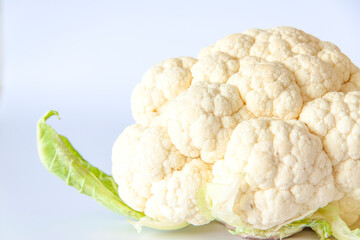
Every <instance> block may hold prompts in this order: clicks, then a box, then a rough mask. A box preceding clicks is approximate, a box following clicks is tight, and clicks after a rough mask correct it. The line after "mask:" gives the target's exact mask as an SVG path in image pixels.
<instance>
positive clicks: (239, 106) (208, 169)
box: [38, 27, 360, 239]
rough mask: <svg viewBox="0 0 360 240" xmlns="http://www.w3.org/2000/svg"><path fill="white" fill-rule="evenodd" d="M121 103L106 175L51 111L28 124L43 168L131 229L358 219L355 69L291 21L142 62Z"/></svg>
mask: <svg viewBox="0 0 360 240" xmlns="http://www.w3.org/2000/svg"><path fill="white" fill-rule="evenodd" d="M131 109H132V114H133V117H134V119H135V122H136V123H135V124H133V125H131V126H129V127H127V128H126V129H125V130H124V131H123V132H122V133H121V134H120V136H119V137H118V139H117V140H116V141H115V143H114V146H113V150H112V164H113V166H112V174H113V176H110V175H107V174H105V173H103V172H101V171H100V170H99V169H97V168H95V167H93V166H91V165H90V164H89V163H88V162H86V161H85V160H84V159H83V158H82V157H81V156H80V155H79V154H78V153H77V152H76V150H75V149H74V148H73V147H72V146H71V144H70V143H69V141H68V140H67V139H66V138H65V137H63V136H61V135H58V134H57V133H56V132H55V131H54V130H53V129H52V128H51V127H50V126H49V125H47V124H46V123H45V121H46V119H47V118H49V117H50V116H52V115H57V112H55V111H50V112H49V113H47V114H46V115H45V116H44V117H43V118H41V119H40V120H39V123H38V146H39V154H40V158H41V160H42V162H43V164H44V165H45V166H46V167H47V168H48V170H49V171H50V172H53V173H55V174H56V175H57V176H59V177H60V178H62V179H63V180H65V181H66V182H67V184H69V185H71V186H74V187H75V188H77V189H78V190H79V191H80V192H82V193H85V194H87V195H89V196H91V197H93V198H95V200H97V201H98V202H99V203H101V204H103V205H104V206H106V207H107V208H109V209H111V210H113V211H115V212H117V213H120V214H122V215H125V216H128V217H131V218H134V219H136V220H138V221H137V222H136V223H134V225H135V226H136V227H137V228H141V226H148V227H153V228H159V229H166V230H171V229H178V228H182V227H185V226H187V225H188V224H192V225H203V224H206V223H208V222H210V221H212V220H217V221H220V222H223V223H224V224H225V225H226V226H227V228H228V229H229V231H230V232H232V233H233V234H237V235H240V236H242V237H250V238H259V239H278V238H283V237H287V236H290V235H292V234H294V233H296V232H299V231H301V230H302V229H303V228H304V227H311V228H312V229H313V230H315V231H316V232H317V234H318V235H319V237H321V239H327V238H329V237H330V236H331V235H332V236H334V237H336V238H338V239H359V238H360V230H353V231H352V230H350V228H349V227H347V225H346V224H348V225H349V226H351V227H352V228H356V227H359V226H360V69H359V68H358V67H357V66H355V65H354V64H353V63H352V62H351V60H350V59H349V58H348V57H347V56H345V55H344V54H343V53H342V52H341V51H340V49H339V48H338V47H337V46H335V45H334V44H332V43H330V42H325V41H321V40H319V39H317V38H316V37H314V36H312V35H310V34H307V33H305V32H303V31H301V30H299V29H295V28H292V27H276V28H273V29H267V30H261V29H250V30H247V31H245V32H244V33H237V34H233V35H230V36H228V37H225V38H223V39H221V40H219V41H217V42H216V43H215V44H213V45H211V46H208V47H206V48H204V49H203V50H201V51H200V54H199V56H198V59H195V58H191V57H179V58H171V59H168V60H164V61H162V62H161V63H159V64H157V65H155V66H154V67H152V68H150V70H148V71H147V72H146V73H145V75H144V77H143V79H142V82H141V83H139V84H138V85H137V86H136V87H135V89H134V91H133V93H132V97H131ZM344 222H345V223H346V224H345V223H344Z"/></svg>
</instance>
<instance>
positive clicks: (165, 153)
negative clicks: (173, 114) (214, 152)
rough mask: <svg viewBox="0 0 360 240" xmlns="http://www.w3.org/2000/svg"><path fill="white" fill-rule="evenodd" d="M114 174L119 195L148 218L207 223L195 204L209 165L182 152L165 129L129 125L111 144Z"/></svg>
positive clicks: (208, 178) (206, 178)
mask: <svg viewBox="0 0 360 240" xmlns="http://www.w3.org/2000/svg"><path fill="white" fill-rule="evenodd" d="M112 161H113V166H112V169H113V176H114V179H115V181H116V183H117V184H118V191H119V196H120V197H121V199H123V201H124V202H125V203H126V204H127V205H128V206H130V207H131V208H133V209H135V210H137V211H140V212H144V213H145V214H146V215H147V216H148V217H150V218H153V219H156V220H159V221H164V220H166V221H170V222H173V223H182V222H189V223H191V224H194V225H201V224H205V223H207V220H206V219H205V218H203V217H202V215H201V214H200V213H199V210H198V208H197V207H196V193H197V191H198V189H199V187H200V186H201V185H202V184H203V183H205V182H208V181H209V180H210V177H211V171H210V166H208V165H207V164H206V163H204V162H203V161H201V160H200V159H191V158H187V157H185V156H184V155H182V154H181V153H180V152H179V151H178V150H177V149H176V148H175V146H174V145H173V144H172V143H171V141H170V138H169V136H168V134H167V133H166V131H165V129H163V128H161V127H143V126H140V125H137V124H135V125H131V126H130V127H128V128H126V129H125V130H124V132H123V133H122V134H121V135H120V136H119V138H118V139H117V140H116V142H115V144H114V146H113V154H112Z"/></svg>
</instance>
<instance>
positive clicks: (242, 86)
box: [228, 57, 302, 119]
mask: <svg viewBox="0 0 360 240" xmlns="http://www.w3.org/2000/svg"><path fill="white" fill-rule="evenodd" d="M228 83H229V84H232V85H234V86H236V87H237V88H238V90H239V92H240V96H241V98H242V99H243V100H244V102H245V104H246V106H247V108H248V109H249V111H250V112H251V113H252V114H254V115H255V116H256V117H278V118H283V119H290V118H296V117H297V116H298V115H299V113H300V111H301V107H302V97H301V93H300V88H299V87H298V85H297V84H296V82H295V77H294V75H293V74H292V72H290V71H289V70H288V69H287V68H286V67H285V66H284V65H283V64H281V63H279V62H267V61H266V60H263V59H261V58H256V57H244V58H242V59H240V70H239V72H238V73H237V74H234V75H233V76H232V77H231V78H230V79H229V81H228Z"/></svg>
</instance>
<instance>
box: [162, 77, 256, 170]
mask: <svg viewBox="0 0 360 240" xmlns="http://www.w3.org/2000/svg"><path fill="white" fill-rule="evenodd" d="M242 106H243V102H242V101H241V99H240V96H239V92H238V90H237V89H236V88H235V87H233V86H231V85H229V84H218V83H207V82H197V83H196V84H194V85H192V86H191V87H190V88H189V89H188V90H187V91H186V92H184V93H182V94H181V95H179V96H178V98H176V99H175V100H174V101H172V103H170V105H169V113H168V132H169V136H170V138H171V141H172V142H173V143H174V145H175V146H176V148H177V149H179V151H180V152H181V153H182V154H184V155H185V156H189V157H201V159H202V160H204V161H206V162H208V163H213V162H214V161H216V160H218V159H220V158H222V157H223V156H224V153H225V148H226V143H227V142H228V141H229V138H230V135H231V133H232V131H233V129H234V128H235V127H236V125H237V124H238V122H239V121H240V120H242V119H244V118H247V117H248V116H249V114H247V113H246V109H243V110H241V107H242Z"/></svg>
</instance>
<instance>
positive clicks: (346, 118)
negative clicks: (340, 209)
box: [299, 91, 360, 225]
mask: <svg viewBox="0 0 360 240" xmlns="http://www.w3.org/2000/svg"><path fill="white" fill-rule="evenodd" d="M299 120H300V121H303V122H304V123H306V125H307V126H308V127H309V129H310V131H312V132H313V133H315V134H317V135H318V136H321V137H322V139H323V143H324V148H325V150H326V152H327V153H328V155H329V157H330V158H331V160H332V163H333V166H334V174H335V183H336V186H337V188H338V189H339V190H340V191H341V192H344V193H346V194H347V195H349V196H348V197H345V199H344V201H346V202H348V200H346V199H348V198H350V195H351V194H352V192H353V191H355V190H356V189H359V190H360V92H359V91H353V92H349V93H347V94H344V93H342V92H331V93H328V94H326V95H325V96H323V97H322V98H319V99H315V100H313V101H311V102H309V103H307V104H306V105H305V106H304V108H303V111H302V112H301V115H300V117H299ZM341 201H342V200H340V202H341ZM344 205H345V204H341V203H340V206H344ZM355 210H356V209H355V208H354V211H355ZM354 211H353V212H352V214H353V215H354ZM356 215H357V219H354V218H353V217H352V218H348V217H346V216H343V217H344V219H346V220H348V219H352V220H351V221H350V222H347V224H349V225H352V224H353V223H354V222H355V221H356V220H358V218H359V216H360V211H358V212H357V213H356Z"/></svg>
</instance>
